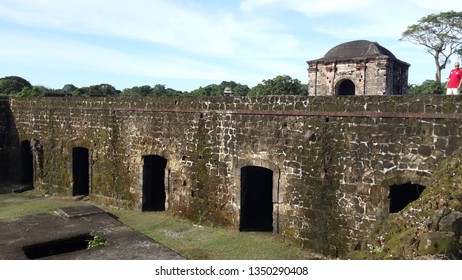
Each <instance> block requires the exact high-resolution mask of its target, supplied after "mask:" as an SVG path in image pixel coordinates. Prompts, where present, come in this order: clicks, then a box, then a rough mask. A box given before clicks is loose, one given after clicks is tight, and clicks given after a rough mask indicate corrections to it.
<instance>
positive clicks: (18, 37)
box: [0, 0, 460, 91]
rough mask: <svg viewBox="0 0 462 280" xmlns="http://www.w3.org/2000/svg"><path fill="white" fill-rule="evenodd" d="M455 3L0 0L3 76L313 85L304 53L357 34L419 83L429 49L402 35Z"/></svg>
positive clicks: (179, 85) (429, 67) (79, 81)
mask: <svg viewBox="0 0 462 280" xmlns="http://www.w3.org/2000/svg"><path fill="white" fill-rule="evenodd" d="M459 2H460V1H455V0H445V1H444V3H443V2H439V1H434V0H397V1H395V0H389V1H385V0H381V1H379V0H330V1H326V0H303V1H302V0H241V1H238V0H222V1H212V0H125V1H119V0H61V1H56V0H1V1H0V37H1V42H2V44H1V52H0V77H5V76H12V75H14V76H20V77H23V78H25V79H26V80H28V81H30V82H31V83H32V84H33V85H43V86H46V87H49V88H54V89H59V88H62V87H63V86H64V85H65V84H74V85H75V86H77V87H84V86H90V85H97V84H102V83H107V84H111V85H113V86H114V87H116V88H117V89H119V90H123V89H125V88H131V87H133V86H142V85H151V86H154V85H156V84H163V85H165V86H166V87H169V88H173V89H177V90H182V91H191V90H194V89H197V88H199V87H200V86H206V85H209V84H212V83H214V84H219V83H221V82H222V81H235V82H238V83H241V84H246V85H248V86H249V87H253V86H255V85H256V84H258V83H260V82H261V81H262V80H264V79H271V78H274V77H276V76H277V75H289V76H291V77H292V78H297V79H299V80H300V81H301V82H302V83H307V82H308V76H307V70H306V69H307V64H306V61H307V60H313V59H317V58H320V57H322V56H323V55H324V54H325V53H326V52H327V51H328V50H329V49H331V48H332V47H334V46H336V45H338V44H340V43H344V42H348V41H353V40H360V39H361V40H370V41H375V42H378V43H379V44H381V45H382V46H384V47H385V48H387V49H389V50H390V51H391V52H393V53H394V54H395V56H396V57H397V58H398V59H400V60H403V61H406V62H408V63H410V64H411V67H410V69H409V82H410V83H414V84H420V83H421V82H423V81H424V80H426V79H434V77H435V65H434V62H433V57H432V56H431V55H429V54H427V53H426V51H425V49H424V47H422V46H418V45H413V44H411V43H409V42H404V41H400V40H399V39H400V38H401V34H402V32H403V31H405V30H406V28H407V27H408V26H409V25H411V24H415V23H417V21H418V20H419V19H420V18H422V17H424V16H426V15H429V14H434V13H439V12H444V11H448V10H450V9H451V8H446V7H455V8H456V7H458V5H459ZM456 59H457V58H456V57H454V58H453V61H455V60H456ZM451 67H452V65H450V66H449V67H448V68H451ZM447 73H448V70H447V69H446V70H444V71H443V74H442V77H443V79H445V78H446V76H447Z"/></svg>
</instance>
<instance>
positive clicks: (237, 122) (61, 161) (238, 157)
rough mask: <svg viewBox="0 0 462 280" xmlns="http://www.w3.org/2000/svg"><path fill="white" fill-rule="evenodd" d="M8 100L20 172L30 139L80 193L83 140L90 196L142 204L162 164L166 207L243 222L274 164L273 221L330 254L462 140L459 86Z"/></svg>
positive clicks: (0, 130) (58, 176)
mask: <svg viewBox="0 0 462 280" xmlns="http://www.w3.org/2000/svg"><path fill="white" fill-rule="evenodd" d="M0 105H1V112H0V113H1V114H2V116H6V117H5V119H2V121H1V122H0V135H1V136H2V139H1V140H0V144H2V147H1V148H2V150H0V152H1V153H0V156H2V157H3V159H6V160H7V161H9V163H10V164H8V166H7V167H5V168H7V169H8V172H7V173H8V174H9V176H10V179H15V178H16V179H17V178H18V176H19V173H18V171H17V170H21V164H20V163H21V154H20V150H21V149H20V148H19V147H20V146H21V143H22V142H24V141H30V142H31V145H32V146H33V148H32V152H33V162H34V174H33V176H34V186H35V187H36V188H39V189H43V190H44V191H46V192H48V193H50V194H55V195H68V196H71V195H73V194H75V193H74V192H73V188H74V185H75V181H76V180H75V178H74V177H75V176H76V175H75V174H76V173H75V171H73V167H74V166H76V165H77V162H76V161H75V160H74V159H73V158H74V157H75V155H74V154H73V148H75V147H80V148H85V149H87V150H88V168H89V196H90V199H91V200H93V201H95V202H99V203H106V204H111V205H117V206H123V207H127V208H132V209H136V210H140V211H141V210H143V204H144V203H146V199H145V197H144V196H146V193H145V191H144V189H143V185H145V184H147V183H146V180H147V179H146V178H148V177H149V176H151V177H149V178H151V179H152V180H157V179H153V178H154V177H155V178H158V177H159V178H160V180H162V181H163V186H164V188H165V202H164V204H165V209H166V210H167V211H172V212H174V213H177V214H180V215H182V216H185V217H188V218H189V219H192V220H193V221H196V222H198V223H212V224H214V225H222V226H231V227H235V228H240V227H242V217H243V216H242V215H243V209H242V207H241V206H242V203H243V199H244V198H243V197H242V196H243V195H244V192H243V188H244V187H245V188H248V184H249V181H251V180H253V179H250V178H251V177H247V176H248V174H250V173H249V172H250V171H249V172H248V171H247V170H246V169H245V167H249V166H254V167H261V168H264V169H265V170H269V171H270V174H271V175H269V177H268V178H269V179H268V180H267V181H268V182H269V183H268V184H270V187H269V190H265V192H269V193H270V200H271V206H270V211H271V213H270V216H271V224H272V230H273V232H274V233H276V234H281V235H283V236H286V237H287V238H289V239H291V240H294V241H297V242H299V243H300V244H301V245H303V246H305V247H309V248H312V249H314V250H317V251H319V252H322V253H327V254H331V255H335V254H340V255H342V254H344V253H345V252H347V251H349V250H352V249H354V247H355V246H358V244H360V243H361V241H362V239H363V237H364V236H367V235H368V234H369V233H370V232H371V230H373V228H374V226H375V225H376V224H377V222H378V221H380V220H382V219H384V218H386V217H387V216H388V214H389V193H390V186H392V185H400V184H406V183H412V184H419V185H422V186H426V185H427V183H428V178H429V176H430V175H431V174H432V172H433V171H434V170H435V168H436V166H437V165H438V163H439V162H440V161H441V160H442V159H444V158H446V157H447V156H448V155H450V154H451V153H452V152H453V151H455V150H456V149H458V148H459V147H460V146H461V145H462V131H461V127H462V108H461V107H460V98H459V97H448V96H339V97H329V96H318V97H307V96H269V97H213V98H212V97H210V98H199V97H161V98H58V97H48V98H47V97H44V98H11V99H2V100H1V104H0ZM5 120H7V121H5ZM5 130H8V131H9V133H8V137H7V136H5V135H6V134H5V132H4V131H5ZM6 138H8V141H7V140H6ZM150 156H156V157H159V158H162V159H164V160H165V162H166V163H165V169H162V168H163V167H162V168H161V169H160V170H162V171H161V172H162V173H163V174H160V175H149V176H148V175H146V171H145V170H146V168H147V166H148V162H150V160H148V158H149V157H150ZM2 161H3V160H2ZM150 164H151V163H150ZM151 165H152V164H151ZM154 165H156V164H154ZM156 166H157V165H156ZM255 172H256V171H255ZM146 176H148V177H146ZM156 176H157V177H156ZM249 176H250V175H249ZM262 176H263V175H262ZM265 176H266V175H265ZM151 179H150V180H151ZM265 180H266V179H265ZM262 184H263V183H262ZM262 190H263V189H262ZM248 192H249V193H250V192H251V190H249V191H248ZM245 193H246V194H247V190H246V192H245ZM249 195H250V194H249ZM263 196H264V194H262V197H263ZM260 206H261V208H265V207H266V206H265V205H260V204H256V205H255V207H250V208H249V209H250V210H246V211H250V212H255V213H257V212H259V211H260V210H259V209H260ZM271 209H272V210H271ZM246 219H247V218H246ZM248 220H249V221H250V222H249V221H247V222H249V223H251V220H252V219H251V218H248Z"/></svg>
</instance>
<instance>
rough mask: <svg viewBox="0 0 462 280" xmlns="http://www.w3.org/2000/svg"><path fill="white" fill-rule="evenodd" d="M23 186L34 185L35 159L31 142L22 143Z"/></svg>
mask: <svg viewBox="0 0 462 280" xmlns="http://www.w3.org/2000/svg"><path fill="white" fill-rule="evenodd" d="M21 184H23V185H27V186H33V185H34V158H33V156H32V149H31V146H30V141H28V140H25V141H21Z"/></svg>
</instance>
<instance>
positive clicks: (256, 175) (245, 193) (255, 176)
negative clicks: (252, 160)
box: [239, 166, 273, 231]
mask: <svg viewBox="0 0 462 280" xmlns="http://www.w3.org/2000/svg"><path fill="white" fill-rule="evenodd" d="M239 230H241V231H273V171H272V170H271V169H267V168H264V167H259V166H244V167H242V168H241V216H240V226H239Z"/></svg>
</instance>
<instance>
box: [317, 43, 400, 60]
mask: <svg viewBox="0 0 462 280" xmlns="http://www.w3.org/2000/svg"><path fill="white" fill-rule="evenodd" d="M379 56H387V57H388V58H391V59H395V60H396V57H395V56H394V55H393V53H392V52H390V51H389V50H387V49H386V48H384V47H382V46H381V45H379V44H378V43H376V42H371V41H367V40H357V41H351V42H346V43H343V44H340V45H338V46H336V47H333V48H332V49H331V50H330V51H328V52H327V53H326V54H325V55H324V57H323V58H321V60H344V59H355V58H356V59H357V58H372V57H379Z"/></svg>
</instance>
